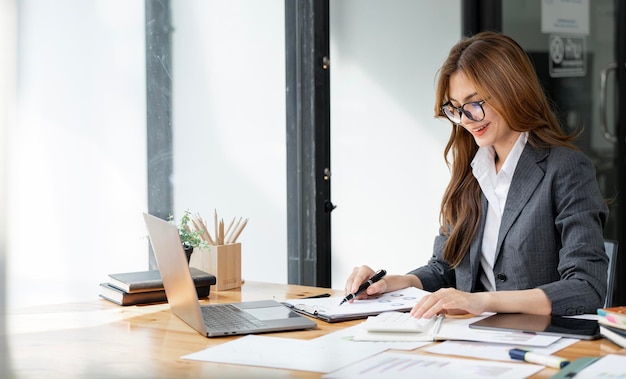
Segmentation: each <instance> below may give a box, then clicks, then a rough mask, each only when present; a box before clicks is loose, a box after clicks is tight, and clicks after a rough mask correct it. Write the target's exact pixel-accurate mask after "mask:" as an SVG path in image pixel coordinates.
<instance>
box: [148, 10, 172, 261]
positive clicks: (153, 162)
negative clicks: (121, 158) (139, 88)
mask: <svg viewBox="0 0 626 379" xmlns="http://www.w3.org/2000/svg"><path fill="white" fill-rule="evenodd" d="M145 13H146V111H147V119H146V124H147V130H146V134H147V140H148V142H147V148H148V151H147V163H148V188H147V191H148V213H150V214H152V215H154V216H156V217H159V218H162V219H164V220H166V219H167V218H168V217H169V215H171V214H172V213H173V203H174V201H173V193H174V190H173V188H172V184H171V180H170V178H171V176H172V171H173V151H172V77H171V72H172V70H171V57H172V43H171V37H170V32H171V30H172V27H171V22H170V19H171V11H170V2H169V0H146V1H145ZM148 262H149V263H148V267H149V269H151V270H154V269H157V264H156V259H155V257H154V252H153V251H152V248H151V247H150V249H149V251H148Z"/></svg>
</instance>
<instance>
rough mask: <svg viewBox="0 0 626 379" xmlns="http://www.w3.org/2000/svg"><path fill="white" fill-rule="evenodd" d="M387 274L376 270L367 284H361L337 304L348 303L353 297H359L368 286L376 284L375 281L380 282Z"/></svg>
mask: <svg viewBox="0 0 626 379" xmlns="http://www.w3.org/2000/svg"><path fill="white" fill-rule="evenodd" d="M386 274H387V271H385V270H378V271H377V272H376V273H375V274H374V276H372V277H371V278H369V280H368V281H367V282H363V284H361V285H360V286H359V288H358V289H357V290H356V292H355V293H351V294H349V295H348V296H346V297H344V298H343V300H341V303H339V305H341V304H343V303H345V302H348V301H350V300H352V299H354V298H355V297H357V296H359V295H360V294H361V293H363V291H365V290H366V289H367V288H368V287H369V286H371V285H372V284H374V283H376V282H377V281H379V280H381V279H382V278H383V276H385V275H386Z"/></svg>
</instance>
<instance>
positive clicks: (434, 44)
mask: <svg viewBox="0 0 626 379" xmlns="http://www.w3.org/2000/svg"><path fill="white" fill-rule="evenodd" d="M330 15H331V16H330V18H331V23H330V27H331V37H332V39H331V101H332V103H331V149H332V150H331V157H332V158H331V162H332V167H331V170H332V201H333V203H334V204H336V205H337V208H336V209H335V210H334V211H333V213H332V215H333V216H332V287H333V288H339V289H342V288H343V287H344V284H345V280H346V278H347V277H348V275H349V274H350V272H351V271H352V268H353V267H354V266H358V265H361V264H367V265H370V266H371V267H372V268H373V269H375V270H376V269H379V268H385V269H387V271H388V272H389V273H397V274H404V273H406V272H407V271H409V270H412V269H413V268H416V267H419V266H421V265H423V264H425V263H426V261H427V260H428V258H429V257H430V255H431V253H432V244H433V240H434V237H435V235H436V234H437V231H438V217H439V205H440V201H441V196H442V194H443V191H444V189H445V186H446V184H447V181H448V178H449V171H448V168H447V166H446V165H445V162H444V160H443V149H444V147H445V144H446V142H447V140H448V136H449V131H450V128H449V123H447V122H441V121H440V120H437V119H435V118H434V116H433V115H434V110H433V104H434V89H435V74H436V71H437V70H438V68H439V67H440V65H441V64H442V63H443V60H444V59H445V57H446V56H447V53H448V51H449V49H450V48H451V47H452V45H453V44H454V43H456V42H457V41H458V40H459V38H460V37H461V26H460V24H461V22H460V20H461V3H460V1H459V0H445V1H427V2H425V1H411V0H393V1H376V0H367V1H365V0H350V1H348V0H337V1H331V9H330Z"/></svg>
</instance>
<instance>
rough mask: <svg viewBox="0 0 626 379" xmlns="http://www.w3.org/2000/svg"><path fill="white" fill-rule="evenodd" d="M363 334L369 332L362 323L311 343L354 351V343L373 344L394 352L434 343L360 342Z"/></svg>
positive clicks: (386, 340)
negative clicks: (340, 346) (359, 336)
mask: <svg viewBox="0 0 626 379" xmlns="http://www.w3.org/2000/svg"><path fill="white" fill-rule="evenodd" d="M363 332H367V331H366V330H365V328H364V326H363V323H360V324H357V325H354V326H351V327H349V328H344V329H341V330H338V331H336V332H333V333H329V334H326V335H323V336H321V337H317V338H316V339H313V340H311V342H312V341H316V342H317V343H325V344H329V345H334V344H343V345H344V348H345V349H352V348H353V347H354V346H353V344H354V343H358V344H359V345H361V344H363V345H367V344H373V345H374V346H378V347H385V348H387V349H393V350H415V349H417V348H420V347H422V346H426V345H428V344H431V343H432V342H433V341H432V339H430V340H428V341H423V340H416V339H404V340H403V339H400V338H396V339H388V338H386V339H385V338H383V339H379V340H376V341H372V340H370V341H358V340H357V339H356V337H357V336H358V335H360V334H361V333H363ZM405 334H415V333H405Z"/></svg>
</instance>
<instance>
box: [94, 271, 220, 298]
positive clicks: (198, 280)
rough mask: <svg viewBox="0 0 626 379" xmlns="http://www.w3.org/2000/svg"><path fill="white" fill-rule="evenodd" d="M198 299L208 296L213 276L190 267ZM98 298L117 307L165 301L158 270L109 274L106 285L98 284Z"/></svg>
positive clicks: (213, 280) (213, 282)
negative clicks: (117, 305)
mask: <svg viewBox="0 0 626 379" xmlns="http://www.w3.org/2000/svg"><path fill="white" fill-rule="evenodd" d="M189 271H190V272H191V277H192V278H193V282H194V284H195V286H196V292H197V293H198V298H199V299H200V298H203V297H207V296H209V292H210V288H211V285H214V284H215V276H214V275H212V274H209V273H206V272H204V271H201V270H198V269H197V268H195V267H190V268H189ZM100 296H101V297H102V298H104V299H106V300H109V301H112V302H114V303H116V304H119V305H135V304H148V303H157V302H163V301H167V296H166V295H165V289H164V288H163V281H162V280H161V274H160V273H159V270H149V271H136V272H124V273H117V274H109V282H108V283H100Z"/></svg>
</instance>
